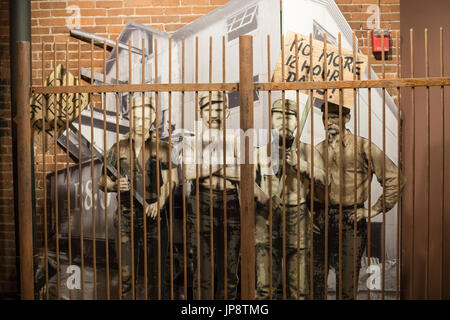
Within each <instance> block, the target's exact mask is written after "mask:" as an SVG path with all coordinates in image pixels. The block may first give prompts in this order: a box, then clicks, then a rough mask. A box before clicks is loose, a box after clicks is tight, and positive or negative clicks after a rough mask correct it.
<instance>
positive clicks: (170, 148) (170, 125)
mask: <svg viewBox="0 0 450 320" xmlns="http://www.w3.org/2000/svg"><path fill="white" fill-rule="evenodd" d="M169 83H172V38H169ZM171 154H172V92H171V91H169V155H171ZM169 183H170V185H171V186H172V161H170V159H169ZM172 199H173V195H172V187H170V188H169V223H170V225H169V229H170V234H169V237H170V299H172V300H173V299H174V293H173V290H174V289H173V203H172V201H173V200H172Z"/></svg>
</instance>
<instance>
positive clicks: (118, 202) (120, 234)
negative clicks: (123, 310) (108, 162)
mask: <svg viewBox="0 0 450 320" xmlns="http://www.w3.org/2000/svg"><path fill="white" fill-rule="evenodd" d="M117 84H119V39H117V40H116V85H117ZM115 95H116V159H117V161H116V162H117V163H116V165H117V216H118V219H117V233H118V237H117V239H119V240H118V244H117V247H118V251H119V252H118V259H117V261H118V265H119V300H122V224H121V222H122V221H121V220H122V219H121V217H120V216H121V215H122V208H121V204H120V203H121V202H120V176H121V175H120V151H119V141H120V136H119V94H118V93H117V92H116V93H115ZM144 221H145V219H144Z"/></svg>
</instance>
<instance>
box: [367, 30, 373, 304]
mask: <svg viewBox="0 0 450 320" xmlns="http://www.w3.org/2000/svg"><path fill="white" fill-rule="evenodd" d="M370 36H371V34H370V31H367V39H370ZM369 43H370V45H369V46H370V48H369V50H368V52H367V80H371V78H372V62H371V60H370V58H371V52H373V50H372V41H369ZM367 99H368V122H369V123H368V127H369V134H368V139H369V150H368V154H369V159H372V90H371V89H370V88H368V89H367ZM368 171H369V172H372V161H369V169H368ZM367 187H368V195H369V196H368V199H367V201H368V208H367V209H368V211H369V212H368V215H369V218H368V219H367V220H368V221H367V265H368V266H369V267H370V257H371V253H372V252H371V251H372V248H371V235H372V234H371V231H372V230H371V225H372V218H371V216H372V185H371V184H370V183H368V184H367ZM370 298H371V296H370V288H367V299H368V300H370Z"/></svg>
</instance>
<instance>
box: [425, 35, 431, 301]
mask: <svg viewBox="0 0 450 320" xmlns="http://www.w3.org/2000/svg"><path fill="white" fill-rule="evenodd" d="M429 75H430V61H429V49H428V29H427V28H425V77H427V78H428V77H429ZM425 99H426V113H427V202H428V203H427V258H426V263H425V299H428V295H429V290H430V281H429V273H430V231H431V227H430V206H431V201H430V189H431V113H430V111H431V110H430V87H426V95H425Z"/></svg>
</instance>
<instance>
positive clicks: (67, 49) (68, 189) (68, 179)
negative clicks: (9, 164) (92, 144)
mask: <svg viewBox="0 0 450 320" xmlns="http://www.w3.org/2000/svg"><path fill="white" fill-rule="evenodd" d="M68 85H69V40H67V42H66V86H68ZM68 98H69V94H68V93H67V94H66V99H65V100H64V106H65V110H64V114H65V116H66V188H67V225H68V227H67V231H68V253H69V257H68V258H69V266H70V265H72V226H71V220H70V169H69V112H68V101H69V99H68ZM69 299H70V300H72V290H71V289H69Z"/></svg>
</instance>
